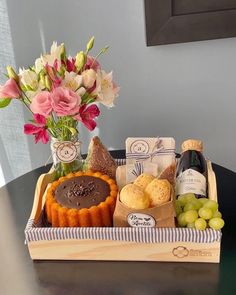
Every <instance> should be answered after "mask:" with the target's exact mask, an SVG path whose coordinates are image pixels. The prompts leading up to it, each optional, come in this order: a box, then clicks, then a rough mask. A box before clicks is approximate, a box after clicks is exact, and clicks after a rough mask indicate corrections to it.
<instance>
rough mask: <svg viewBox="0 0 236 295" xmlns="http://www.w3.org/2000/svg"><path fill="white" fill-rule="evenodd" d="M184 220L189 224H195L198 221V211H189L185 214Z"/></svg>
mask: <svg viewBox="0 0 236 295" xmlns="http://www.w3.org/2000/svg"><path fill="white" fill-rule="evenodd" d="M184 218H185V220H186V222H187V223H193V222H194V221H195V220H196V219H198V214H197V211H196V210H189V211H187V212H185V213H184Z"/></svg>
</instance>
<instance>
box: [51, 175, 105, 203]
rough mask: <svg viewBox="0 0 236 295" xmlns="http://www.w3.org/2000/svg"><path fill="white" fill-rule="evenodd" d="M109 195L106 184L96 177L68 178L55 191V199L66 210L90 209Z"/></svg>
mask: <svg viewBox="0 0 236 295" xmlns="http://www.w3.org/2000/svg"><path fill="white" fill-rule="evenodd" d="M109 195H110V187H109V185H108V183H107V182H106V181H104V180H102V179H100V178H98V177H94V176H88V175H82V176H77V177H72V178H69V179H68V180H65V181H64V182H63V183H61V184H60V185H59V186H58V187H57V188H56V190H55V195H54V197H55V199H56V200H57V202H58V203H59V204H61V205H62V206H64V207H67V208H76V209H82V208H90V207H91V206H97V205H98V204H100V203H101V202H103V201H105V200H106V198H107V197H108V196H109Z"/></svg>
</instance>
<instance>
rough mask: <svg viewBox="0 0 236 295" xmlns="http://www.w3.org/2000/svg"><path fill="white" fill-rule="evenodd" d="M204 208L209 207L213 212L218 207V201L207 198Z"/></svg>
mask: <svg viewBox="0 0 236 295" xmlns="http://www.w3.org/2000/svg"><path fill="white" fill-rule="evenodd" d="M203 207H204V208H209V209H211V210H212V211H213V213H214V212H215V211H216V210H217V209H218V203H217V202H216V201H213V200H208V201H207V202H206V203H205V204H204V205H203Z"/></svg>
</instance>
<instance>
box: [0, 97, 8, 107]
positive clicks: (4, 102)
mask: <svg viewBox="0 0 236 295" xmlns="http://www.w3.org/2000/svg"><path fill="white" fill-rule="evenodd" d="M10 102H11V98H0V108H5V107H7V106H8V105H9V104H10Z"/></svg>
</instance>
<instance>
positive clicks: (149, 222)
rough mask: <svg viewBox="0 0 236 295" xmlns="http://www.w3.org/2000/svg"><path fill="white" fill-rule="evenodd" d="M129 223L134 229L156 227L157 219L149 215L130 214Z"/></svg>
mask: <svg viewBox="0 0 236 295" xmlns="http://www.w3.org/2000/svg"><path fill="white" fill-rule="evenodd" d="M127 222H128V224H129V225H130V226H132V227H155V225H156V221H155V219H154V218H153V217H152V216H151V215H148V214H143V213H130V214H129V215H128V216H127Z"/></svg>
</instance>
